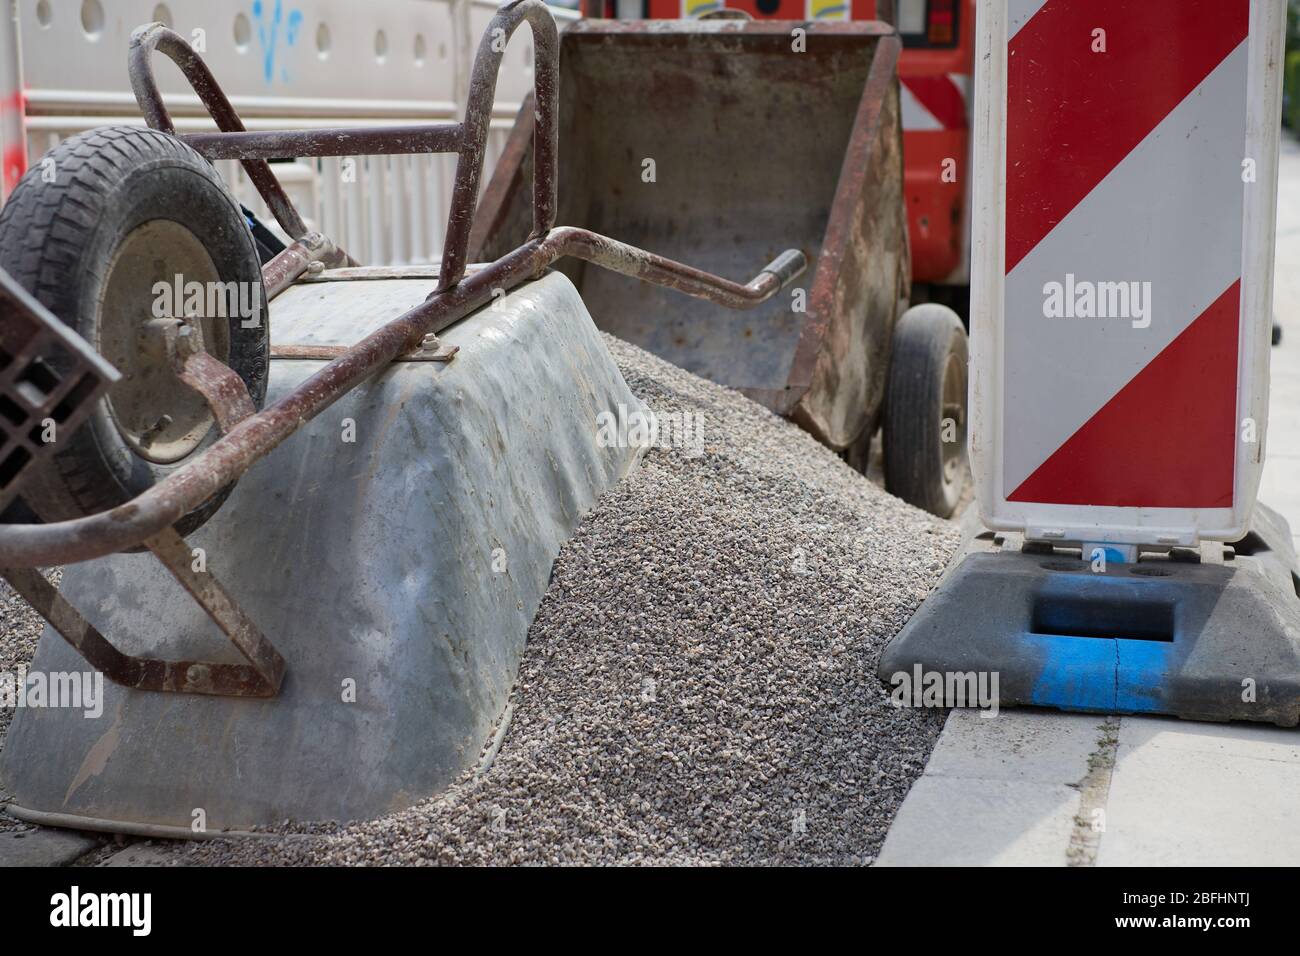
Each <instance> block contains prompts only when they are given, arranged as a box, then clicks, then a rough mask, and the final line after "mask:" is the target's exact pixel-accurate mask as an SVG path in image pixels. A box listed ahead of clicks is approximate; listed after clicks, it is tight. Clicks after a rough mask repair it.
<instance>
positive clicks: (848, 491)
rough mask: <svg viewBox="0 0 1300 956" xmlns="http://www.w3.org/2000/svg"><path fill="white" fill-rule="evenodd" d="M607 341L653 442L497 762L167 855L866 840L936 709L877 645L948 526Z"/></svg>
mask: <svg viewBox="0 0 1300 956" xmlns="http://www.w3.org/2000/svg"><path fill="white" fill-rule="evenodd" d="M608 341H609V345H610V348H611V349H612V350H613V352H614V355H615V358H616V359H617V361H618V363H619V365H620V368H621V369H622V371H623V373H624V375H625V377H626V378H627V380H628V382H629V384H630V385H631V387H632V389H633V391H634V392H635V393H636V394H637V395H638V396H640V397H641V398H643V399H644V400H645V401H646V402H647V403H648V404H649V405H650V406H651V407H652V408H653V409H654V410H655V412H656V413H657V415H658V417H659V421H660V429H661V431H660V445H661V446H663V447H657V448H654V449H652V450H650V451H649V452H648V453H647V455H646V458H645V460H644V462H643V464H642V466H641V468H640V469H639V470H638V471H637V472H635V473H634V474H633V475H632V476H630V477H629V479H628V480H627V481H626V482H625V483H624V484H623V485H621V486H620V487H619V488H618V489H616V490H615V491H613V492H611V493H609V494H608V495H606V496H605V498H603V499H602V501H601V503H600V504H599V505H598V506H597V508H596V509H595V510H594V511H593V512H592V513H591V514H589V515H588V517H587V518H586V519H585V520H584V521H583V523H582V525H581V526H580V528H579V530H578V532H577V533H576V535H575V536H574V538H573V539H572V540H571V541H570V542H569V543H568V544H567V545H566V546H565V547H564V549H563V551H562V552H561V555H560V558H559V560H558V562H557V564H556V568H555V572H554V577H553V579H552V583H551V587H550V590H549V591H548V593H547V596H546V598H545V600H544V601H543V603H542V606H541V609H540V611H539V612H538V615H537V618H536V620H535V621H534V623H533V626H532V629H531V631H530V633H529V646H528V648H527V650H526V651H525V654H524V658H523V661H522V664H521V667H520V673H519V679H518V682H517V684H516V686H515V689H514V691H513V694H512V707H513V711H512V715H511V719H510V721H509V725H508V727H506V728H505V733H504V736H503V737H501V736H500V735H496V734H494V735H490V738H489V740H488V741H486V742H485V744H484V756H485V758H486V757H488V756H489V755H490V754H493V753H494V754H495V758H494V759H492V760H491V762H490V766H488V767H487V768H486V770H484V768H483V767H482V766H480V767H479V768H476V769H474V770H471V771H469V772H467V773H466V774H465V775H464V777H463V778H462V779H461V781H460V782H459V783H458V784H456V785H455V786H453V787H452V788H451V790H449V791H448V792H447V793H446V794H445V795H443V796H442V797H440V798H437V799H434V800H429V801H426V802H424V803H422V804H420V805H417V806H416V807H414V808H412V809H411V810H408V811H405V812H402V813H399V814H396V815H393V816H390V817H386V818H383V819H380V820H376V821H372V822H369V823H363V824H357V825H353V826H348V827H343V828H334V827H326V828H319V827H317V828H312V827H305V828H304V827H295V828H293V829H297V830H299V831H302V830H312V829H315V830H316V831H317V832H316V834H315V835H313V836H310V837H307V838H304V837H301V836H298V837H295V838H293V839H291V840H285V841H276V842H267V841H261V840H258V841H221V842H214V843H205V844H198V845H186V846H180V845H174V846H169V847H167V848H166V850H165V853H166V854H169V855H170V856H171V858H172V859H173V860H175V861H177V862H184V863H190V864H214V863H256V864H302V863H306V864H407V863H431V864H457V863H497V864H516V863H622V864H638V863H681V864H714V863H736V864H778V863H849V864H851V863H867V862H870V861H871V860H872V859H873V858H874V855H875V853H876V852H877V851H878V849H879V847H880V845H881V843H882V842H883V840H884V835H885V832H886V830H887V828H888V826H889V823H890V822H891V820H892V819H893V816H894V813H895V812H896V811H897V808H898V806H899V805H900V804H901V802H902V800H903V797H904V796H905V795H906V793H907V790H908V789H909V787H910V786H911V783H912V781H913V780H914V779H915V778H916V777H918V776H919V775H920V773H921V771H922V770H923V768H924V765H925V761H926V759H927V758H928V756H929V753H930V750H931V748H932V747H933V745H934V742H935V740H936V739H937V737H938V734H939V731H940V729H941V728H942V725H943V719H944V712H943V711H941V710H934V711H926V710H917V709H896V708H895V707H894V706H893V705H892V704H891V703H890V701H889V698H888V694H887V690H886V688H884V687H883V686H882V685H881V683H880V681H879V680H878V679H877V678H876V677H875V672H874V669H875V666H876V660H877V658H878V656H879V653H880V650H881V648H882V647H883V646H884V645H885V643H886V642H887V641H888V640H889V639H890V638H891V637H892V636H893V635H894V634H895V633H896V632H897V631H898V629H899V628H900V627H901V626H902V624H903V623H904V622H905V621H906V620H907V618H908V616H909V615H910V614H911V613H912V611H913V610H914V609H915V607H916V606H917V604H919V602H920V601H921V599H922V598H923V597H924V596H925V594H926V593H927V592H928V590H929V589H930V588H931V587H932V586H933V584H934V582H935V581H936V580H937V579H938V577H939V574H940V572H941V570H942V568H943V567H944V564H945V562H946V561H947V560H948V557H949V556H950V554H951V553H952V551H953V549H954V548H955V546H956V543H957V537H958V535H957V531H956V529H955V527H954V526H953V525H952V524H950V523H949V522H945V521H940V520H938V519H935V518H933V517H931V516H929V515H926V514H924V513H922V512H920V511H918V510H916V509H914V508H912V507H910V506H908V505H906V504H904V503H902V502H900V501H899V500H897V499H895V498H892V497H890V496H889V495H887V494H886V493H885V492H883V491H882V490H880V489H879V488H878V487H876V486H874V485H873V484H871V483H870V482H868V481H865V480H863V478H862V477H861V476H860V475H858V474H857V473H855V472H853V471H852V470H851V469H849V468H848V467H847V466H846V465H844V464H843V463H842V462H841V461H840V460H839V459H838V458H837V457H836V456H835V455H833V454H832V453H830V452H829V451H827V450H826V449H825V448H823V447H822V446H821V445H819V444H818V443H816V442H815V441H814V440H813V439H812V438H811V437H810V436H808V435H806V434H804V433H803V432H801V431H800V430H799V429H798V428H796V427H795V426H794V425H792V424H790V423H789V422H785V421H782V420H781V419H779V418H777V417H776V416H774V415H772V414H771V413H770V412H768V411H767V410H765V409H763V408H761V407H759V406H758V405H756V404H754V403H752V402H750V401H748V400H746V399H744V398H743V397H741V396H739V395H737V394H736V393H735V392H732V391H730V390H727V389H723V388H720V387H718V386H716V385H713V384H711V383H709V382H705V381H703V380H702V379H699V378H697V377H695V376H693V375H690V374H688V373H686V372H683V371H681V370H680V369H676V368H674V367H672V366H669V365H667V364H666V363H664V362H662V361H660V360H658V359H656V358H654V357H653V356H650V355H648V354H647V353H645V352H643V351H641V350H640V349H637V348H634V347H632V346H629V345H627V344H625V343H621V342H618V341H617V340H613V339H609V340H608ZM688 413H689V415H690V416H692V417H690V418H687V417H686V416H687V414H688ZM697 423H698V426H697ZM697 428H698V429H699V431H697ZM697 434H698V435H700V436H701V438H702V443H701V442H697V441H696V435H697ZM697 449H702V453H701V454H697V453H696V451H697ZM497 748H499V750H498V749H497Z"/></svg>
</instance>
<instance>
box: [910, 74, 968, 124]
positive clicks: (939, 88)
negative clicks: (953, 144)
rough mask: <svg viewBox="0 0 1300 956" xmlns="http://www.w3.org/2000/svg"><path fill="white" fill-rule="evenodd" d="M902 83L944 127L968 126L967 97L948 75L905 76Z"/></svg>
mask: <svg viewBox="0 0 1300 956" xmlns="http://www.w3.org/2000/svg"><path fill="white" fill-rule="evenodd" d="M901 79H902V83H903V85H904V86H906V87H907V89H908V91H909V92H911V94H912V95H913V96H915V97H916V99H917V102H919V103H920V104H921V105H922V106H924V107H925V108H926V110H928V111H929V112H930V113H931V114H932V115H933V116H934V118H935V119H936V120H938V121H939V124H940V125H941V126H942V127H943V128H944V129H965V128H966V98H965V97H964V96H962V95H961V90H960V89H959V88H958V86H957V84H956V83H954V82H953V81H952V78H951V77H947V76H905V77H902V78H901Z"/></svg>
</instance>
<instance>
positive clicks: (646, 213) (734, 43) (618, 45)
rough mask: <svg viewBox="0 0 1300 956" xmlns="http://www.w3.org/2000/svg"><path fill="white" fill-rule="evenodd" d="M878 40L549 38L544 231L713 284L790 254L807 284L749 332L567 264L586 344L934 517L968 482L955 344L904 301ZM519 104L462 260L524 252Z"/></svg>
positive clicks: (809, 30)
mask: <svg viewBox="0 0 1300 956" xmlns="http://www.w3.org/2000/svg"><path fill="white" fill-rule="evenodd" d="M899 50H900V41H899V38H898V36H897V34H896V33H895V31H894V28H893V27H891V26H889V25H888V24H885V23H877V22H858V23H816V22H800V23H796V22H776V21H765V22H748V21H738V20H734V19H728V20H671V21H665V20H661V21H599V20H595V21H593V20H584V21H579V22H575V23H572V24H569V25H568V26H567V27H566V28H565V30H564V31H563V33H562V34H561V55H562V58H563V63H564V70H563V73H562V76H561V78H560V89H559V118H558V124H559V136H560V151H561V154H562V155H563V156H564V157H565V163H564V166H563V169H562V170H561V172H560V183H559V202H560V205H559V216H560V218H561V219H562V220H563V221H565V222H572V223H575V224H578V225H582V226H585V227H587V228H590V229H593V230H596V231H598V232H605V233H609V234H613V235H618V236H626V237H629V240H630V241H633V242H635V243H636V244H638V245H640V246H643V247H645V248H647V249H653V250H655V251H656V252H659V253H661V254H663V255H668V256H672V257H674V258H677V259H682V260H684V261H689V262H693V263H699V264H700V266H701V267H702V268H704V269H707V270H709V271H712V272H717V273H720V274H723V275H728V274H732V273H735V272H737V271H738V270H743V269H744V268H745V266H746V264H748V263H752V262H753V261H755V260H758V261H765V260H767V259H771V258H772V257H773V256H774V255H775V254H776V253H777V252H778V251H779V250H780V249H781V248H783V247H784V246H785V245H791V246H797V247H799V248H800V249H801V250H802V251H803V252H804V253H805V255H806V256H807V257H808V260H809V263H810V266H809V269H808V272H807V273H806V277H805V281H804V283H803V285H802V286H801V287H799V288H795V289H793V290H791V292H790V293H789V294H788V295H784V296H779V297H776V298H773V299H772V300H770V301H769V302H767V303H765V304H764V305H762V306H760V307H757V308H754V309H752V310H749V311H747V312H744V313H734V312H729V311H727V310H725V309H721V308H718V307H717V306H716V305H714V304H711V303H709V302H705V301H699V300H689V299H685V298H683V297H681V296H674V295H672V294H671V292H666V291H665V290H664V289H662V288H656V287H654V286H650V285H645V284H642V283H637V282H635V281H629V280H628V279H627V278H626V277H624V276H619V275H614V274H611V273H609V272H607V271H605V270H600V269H591V268H588V267H587V266H586V264H584V263H571V264H568V265H566V266H564V267H563V268H564V270H565V271H566V273H567V274H568V275H569V277H570V278H571V279H572V280H573V282H574V284H575V285H577V287H578V289H579V290H580V291H581V293H582V296H583V299H584V301H585V302H586V304H587V307H588V309H589V310H590V312H591V314H592V316H593V318H594V319H595V321H596V323H597V325H598V326H600V327H601V328H603V329H604V330H605V331H608V332H610V333H612V334H614V335H616V336H618V337H619V338H622V339H625V340H627V341H630V342H633V343H635V344H636V345H639V346H641V347H643V348H645V349H647V350H649V351H651V352H654V353H655V354H657V355H659V356H661V357H662V358H665V359H667V360H668V361H670V362H672V363H674V364H676V365H679V366H681V367H683V368H686V369H688V370H690V371H692V372H695V373H696V374H699V375H701V376H703V377H705V378H709V379H712V380H713V381H715V382H719V383H721V384H723V385H728V386H731V387H733V388H736V389H738V390H740V391H741V392H743V393H744V394H745V395H747V396H749V397H750V398H752V399H754V400H755V401H757V402H759V403H761V404H763V405H765V406H767V407H768V408H770V409H771V410H772V411H774V412H776V413H778V414H780V415H783V416H786V417H788V418H790V419H792V420H794V421H795V422H797V423H798V424H799V425H801V426H802V427H803V428H804V429H806V430H807V431H809V432H811V433H812V434H813V435H814V436H816V437H817V438H818V439H819V440H820V441H822V442H823V443H824V444H826V445H828V446H830V447H831V448H833V449H835V450H836V451H841V452H843V453H844V454H845V457H846V458H847V459H848V460H849V462H850V463H851V464H854V465H855V467H858V468H859V469H860V470H866V463H867V457H868V451H869V448H870V443H871V439H872V436H873V434H874V433H875V431H876V428H877V426H878V425H880V424H882V422H883V423H884V424H885V426H886V428H885V434H884V438H883V443H884V451H885V478H886V485H887V487H888V488H889V489H890V490H891V491H892V492H893V493H895V494H897V495H899V496H900V497H903V498H905V499H907V500H909V501H911V502H912V503H913V504H917V505H919V506H921V507H925V508H927V509H928V510H930V511H933V512H935V513H937V514H941V515H945V516H946V515H948V514H951V513H952V511H953V508H954V507H955V505H956V502H957V498H958V496H959V495H960V492H961V488H962V485H963V483H964V475H965V466H964V456H965V399H966V368H965V365H966V362H965V358H966V347H965V336H964V332H963V331H962V329H961V324H960V322H959V321H957V320H956V317H955V315H953V314H952V313H950V312H949V310H946V309H943V308H941V307H935V306H928V307H924V308H922V307H918V308H917V309H916V310H912V311H911V312H909V313H907V315H906V316H905V317H904V318H902V319H899V313H900V312H901V311H902V309H903V308H905V304H906V300H907V298H908V295H909V291H910V290H909V285H910V279H909V276H910V261H909V254H908V242H907V220H906V215H905V210H904V205H903V191H902V189H903V156H902V134H901V126H900V120H899V93H898V81H897V78H896V64H897V60H898V54H899ZM533 125H534V109H533V106H532V104H531V103H525V104H524V107H523V108H522V110H521V111H520V113H519V117H518V120H517V121H516V124H515V127H514V130H513V133H512V135H511V137H510V139H509V141H508V144H507V146H506V148H505V150H504V152H503V155H502V157H501V159H500V161H499V163H498V165H497V167H496V171H495V174H494V175H493V177H492V179H491V182H490V183H489V185H488V188H487V190H486V193H485V195H484V198H483V201H482V203H481V205H480V211H479V216H478V218H477V219H476V222H475V231H474V233H473V234H472V235H471V239H470V248H471V251H472V255H473V256H474V257H475V258H476V259H479V260H483V261H489V260H492V259H495V258H497V257H498V256H500V255H502V254H503V253H504V252H506V251H507V250H509V249H511V248H513V247H514V246H516V245H517V244H518V243H519V242H520V241H522V239H523V238H524V237H525V236H526V235H527V234H528V230H529V228H530V218H529V211H528V193H527V183H528V182H529V180H530V173H531V168H532V162H533V159H532V153H531V147H530V141H531V139H532V135H533Z"/></svg>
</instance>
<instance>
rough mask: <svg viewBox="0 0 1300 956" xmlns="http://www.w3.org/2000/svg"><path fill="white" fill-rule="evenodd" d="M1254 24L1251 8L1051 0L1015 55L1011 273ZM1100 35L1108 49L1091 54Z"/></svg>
mask: <svg viewBox="0 0 1300 956" xmlns="http://www.w3.org/2000/svg"><path fill="white" fill-rule="evenodd" d="M1249 20H1250V8H1249V0H1088V2H1086V3H1080V2H1077V0H1048V2H1047V3H1046V4H1045V5H1044V6H1043V8H1042V9H1041V10H1039V11H1038V13H1036V14H1034V16H1033V17H1032V18H1031V19H1030V20H1029V22H1028V23H1026V24H1025V25H1024V27H1023V28H1021V30H1020V32H1019V33H1017V34H1016V35H1015V37H1013V38H1012V40H1011V42H1010V44H1009V45H1008V48H1007V169H1006V172H1007V200H1006V210H1007V235H1006V271H1008V272H1010V271H1011V270H1012V269H1014V268H1015V267H1016V265H1017V264H1018V263H1019V262H1020V260H1021V259H1023V258H1024V257H1025V256H1026V255H1028V253H1029V252H1030V250H1032V249H1033V248H1034V246H1036V245H1037V244H1038V243H1039V241H1040V240H1042V238H1043V237H1044V236H1045V235H1047V233H1049V232H1050V231H1051V230H1052V228H1053V227H1054V226H1055V225H1056V224H1057V223H1058V222H1060V221H1061V220H1062V219H1063V218H1064V217H1065V216H1066V214H1067V213H1069V212H1070V210H1071V209H1073V208H1074V207H1075V206H1076V205H1078V204H1079V202H1080V200H1082V199H1083V198H1084V197H1085V196H1086V195H1088V193H1089V192H1091V191H1092V189H1093V188H1094V187H1095V186H1096V185H1097V184H1098V183H1099V182H1101V180H1102V179H1104V178H1105V177H1106V175H1107V174H1108V173H1109V172H1110V171H1111V170H1112V169H1114V168H1115V166H1116V165H1118V164H1119V162H1120V161H1121V160H1122V159H1123V158H1124V157H1125V156H1127V155H1128V154H1129V153H1130V152H1131V151H1132V150H1133V148H1134V147H1135V146H1137V144H1138V143H1140V142H1141V141H1142V140H1143V139H1144V138H1146V136H1147V134H1148V133H1150V132H1151V131H1152V130H1153V129H1155V127H1156V126H1157V125H1159V123H1160V121H1161V120H1162V119H1164V118H1165V117H1166V116H1167V115H1168V114H1169V112H1170V111H1171V110H1172V109H1173V108H1174V107H1175V106H1177V105H1178V104H1179V103H1180V102H1182V100H1183V99H1184V98H1186V96H1187V95H1188V94H1189V93H1190V92H1191V91H1192V90H1193V89H1194V88H1195V87H1196V86H1197V84H1199V83H1200V82H1201V81H1202V80H1204V79H1205V77H1207V76H1208V75H1209V74H1210V73H1211V72H1212V71H1213V70H1214V68H1215V67H1216V66H1218V65H1219V63H1221V62H1222V61H1223V59H1224V57H1226V56H1227V55H1228V54H1229V53H1231V52H1232V51H1233V50H1234V49H1236V47H1237V46H1238V45H1239V44H1241V43H1242V42H1243V41H1244V40H1245V39H1246V33H1247V30H1248V28H1249ZM1097 29H1102V30H1105V31H1106V33H1105V40H1106V52H1105V53H1093V52H1092V46H1093V31H1094V30H1097ZM1117 212H1118V211H1117Z"/></svg>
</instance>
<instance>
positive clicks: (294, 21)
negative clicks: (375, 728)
mask: <svg viewBox="0 0 1300 956" xmlns="http://www.w3.org/2000/svg"><path fill="white" fill-rule="evenodd" d="M267 6H268V3H267V0H253V22H254V23H256V24H257V43H258V46H259V47H261V51H262V78H263V79H265V80H266V82H267V83H272V82H274V80H275V74H276V69H275V68H276V57H277V56H279V54H280V51H281V46H280V41H281V40H282V39H283V41H284V46H283V49H284V50H285V51H286V52H287V51H288V49H289V48H290V47H292V46H293V45H294V44H295V43H297V42H298V33H299V31H300V30H301V29H302V20H303V17H302V11H301V10H291V11H290V12H289V16H288V18H287V19H286V18H285V16H284V7H283V3H282V0H275V6H274V9H273V10H272V11H270V12H269V14H268V11H267ZM281 27H283V32H281ZM280 79H281V80H282V81H283V82H285V83H288V82H289V68H288V66H287V65H286V63H285V62H284V58H283V57H282V58H281V59H280Z"/></svg>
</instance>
